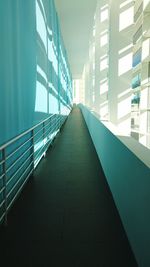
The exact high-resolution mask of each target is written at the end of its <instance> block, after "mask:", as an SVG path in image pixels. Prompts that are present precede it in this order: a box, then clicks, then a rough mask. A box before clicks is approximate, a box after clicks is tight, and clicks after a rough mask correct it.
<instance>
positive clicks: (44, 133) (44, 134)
mask: <svg viewBox="0 0 150 267" xmlns="http://www.w3.org/2000/svg"><path fill="white" fill-rule="evenodd" d="M45 138H46V136H45V123H44V121H43V147H45ZM43 155H44V157H46V152H45V151H44V154H43Z"/></svg>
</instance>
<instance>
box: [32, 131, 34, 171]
mask: <svg viewBox="0 0 150 267" xmlns="http://www.w3.org/2000/svg"><path fill="white" fill-rule="evenodd" d="M32 171H33V172H34V129H32Z"/></svg>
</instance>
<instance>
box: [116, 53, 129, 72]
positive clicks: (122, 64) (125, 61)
mask: <svg viewBox="0 0 150 267" xmlns="http://www.w3.org/2000/svg"><path fill="white" fill-rule="evenodd" d="M131 69H132V53H129V54H128V55H126V56H124V57H122V58H120V59H119V64H118V75H119V76H121V75H122V74H124V73H126V72H127V71H129V70H131Z"/></svg>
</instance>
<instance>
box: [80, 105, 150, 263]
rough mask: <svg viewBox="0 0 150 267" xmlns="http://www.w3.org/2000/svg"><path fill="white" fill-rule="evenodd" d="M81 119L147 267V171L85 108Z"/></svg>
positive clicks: (149, 192)
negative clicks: (83, 119)
mask: <svg viewBox="0 0 150 267" xmlns="http://www.w3.org/2000/svg"><path fill="white" fill-rule="evenodd" d="M81 110H82V113H83V116H84V118H85V121H86V124H87V127H88V129H89V132H90V135H91V137H92V140H93V143H94V145H95V148H96V151H97V154H98V156H99V159H100V162H101V164H102V167H103V170H104V173H105V176H106V179H107V182H108V184H109V187H110V190H111V192H112V195H113V197H114V200H115V204H116V206H117V208H118V211H119V214H120V217H121V220H122V222H123V225H124V228H125V230H126V233H127V236H128V239H129V242H130V244H131V247H132V249H133V252H134V254H135V257H136V259H137V262H138V264H139V266H140V267H149V266H150V253H149V248H150V205H149V203H150V170H149V168H148V167H147V166H146V165H145V164H144V163H143V162H141V161H140V160H139V159H138V158H137V157H136V156H135V155H134V154H133V153H132V152H131V151H130V150H129V149H128V148H127V147H126V146H125V145H124V144H123V143H122V142H121V141H120V140H119V139H118V138H117V137H116V136H114V135H113V134H112V133H111V132H110V131H109V130H108V129H107V128H106V127H105V126H104V125H103V124H102V123H101V122H100V120H99V119H98V118H96V117H95V115H94V114H92V113H91V112H90V111H89V110H88V109H87V108H85V107H84V106H81Z"/></svg>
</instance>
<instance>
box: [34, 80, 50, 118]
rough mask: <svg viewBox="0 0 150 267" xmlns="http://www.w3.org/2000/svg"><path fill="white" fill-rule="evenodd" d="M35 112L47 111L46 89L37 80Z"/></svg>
mask: <svg viewBox="0 0 150 267" xmlns="http://www.w3.org/2000/svg"><path fill="white" fill-rule="evenodd" d="M35 111H36V112H44V113H46V112H47V89H46V88H45V87H44V86H43V84H41V83H40V82H39V81H37V82H36V102H35Z"/></svg>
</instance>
